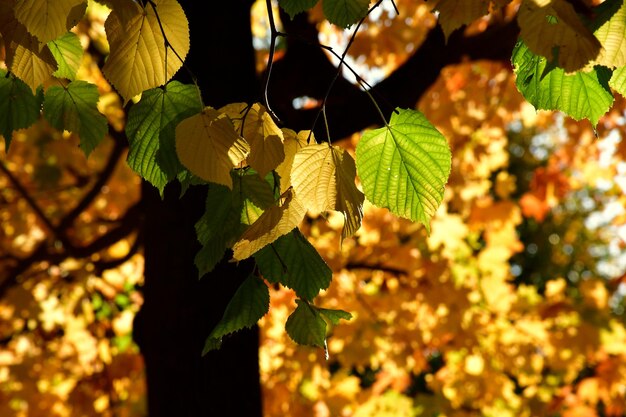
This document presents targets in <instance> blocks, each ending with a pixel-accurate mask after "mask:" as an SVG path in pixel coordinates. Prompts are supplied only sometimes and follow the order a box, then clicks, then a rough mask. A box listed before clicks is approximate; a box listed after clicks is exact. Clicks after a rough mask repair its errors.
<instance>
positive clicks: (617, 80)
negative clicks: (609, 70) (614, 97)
mask: <svg viewBox="0 0 626 417" xmlns="http://www.w3.org/2000/svg"><path fill="white" fill-rule="evenodd" d="M609 85H610V86H611V88H613V89H614V90H615V91H617V92H618V93H620V94H621V95H622V96H623V97H626V66H624V67H621V68H617V69H616V70H615V71H613V75H612V76H611V80H610V81H609Z"/></svg>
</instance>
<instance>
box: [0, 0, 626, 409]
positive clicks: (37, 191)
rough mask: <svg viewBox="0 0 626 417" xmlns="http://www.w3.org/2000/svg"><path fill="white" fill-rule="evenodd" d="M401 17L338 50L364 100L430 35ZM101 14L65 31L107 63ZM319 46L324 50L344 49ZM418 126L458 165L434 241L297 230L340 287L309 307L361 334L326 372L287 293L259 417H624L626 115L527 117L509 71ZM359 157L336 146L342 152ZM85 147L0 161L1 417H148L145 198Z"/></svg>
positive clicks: (69, 139)
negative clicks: (305, 340)
mask: <svg viewBox="0 0 626 417" xmlns="http://www.w3.org/2000/svg"><path fill="white" fill-rule="evenodd" d="M385 4H387V3H386V2H385V3H383V5H385ZM396 4H397V7H398V9H399V10H400V13H401V16H403V18H397V17H394V16H395V13H394V12H393V9H392V8H391V7H381V8H380V9H377V10H378V13H377V15H376V16H372V19H373V21H374V22H376V24H370V25H364V26H363V28H362V29H361V31H360V32H359V34H358V36H357V38H356V41H355V43H354V45H353V48H352V49H351V51H350V52H351V54H350V63H351V65H352V66H353V67H354V68H355V69H357V71H359V72H360V73H362V74H363V76H364V78H366V79H368V80H369V81H370V82H371V83H375V82H376V81H377V80H378V79H380V78H381V77H383V76H384V75H385V74H388V73H389V72H390V71H393V69H395V68H396V67H397V66H398V65H400V64H401V63H402V62H404V60H405V59H407V57H408V56H409V55H410V53H411V52H412V51H413V50H415V49H416V48H417V47H418V46H419V42H421V40H423V38H424V36H425V34H426V33H427V30H428V29H429V28H430V27H432V26H433V25H434V24H435V23H436V22H435V18H434V17H433V15H432V13H431V10H430V9H429V6H427V5H420V6H415V2H412V1H409V0H399V1H396ZM263 7H264V2H257V5H256V6H255V8H254V13H253V22H252V28H253V32H254V34H255V37H256V38H255V45H256V47H257V53H258V58H259V60H258V62H259V63H260V64H259V71H262V70H263V66H262V64H261V63H263V62H266V58H267V50H266V48H267V46H268V43H267V36H268V33H267V25H266V22H265V21H264V19H265V10H264V8H263ZM105 13H106V11H105V10H104V9H103V8H100V7H95V6H94V5H93V4H92V3H90V9H89V12H88V15H87V17H88V18H87V19H85V21H84V22H83V23H81V24H80V25H79V26H78V27H77V29H76V31H77V33H79V35H80V36H81V40H83V42H84V43H85V45H84V46H85V48H86V49H87V50H89V47H90V46H89V45H91V44H93V45H95V47H97V48H101V47H106V45H104V46H102V45H101V44H102V42H104V41H103V39H105V38H104V37H103V35H102V30H103V29H102V22H103V19H104V16H105ZM276 15H278V13H277V14H276ZM310 18H311V19H313V20H315V19H318V20H319V19H320V14H319V13H316V11H315V10H314V11H313V13H311V15H310ZM484 25H485V22H484V21H478V22H476V23H475V24H473V25H471V26H470V27H469V28H468V29H467V30H468V31H480V30H481V27H484ZM319 26H320V32H321V39H320V40H321V42H322V43H325V44H330V45H333V46H335V47H340V46H341V45H345V43H346V42H347V37H346V34H345V33H343V32H340V31H338V30H336V29H335V28H333V27H331V26H330V25H327V24H326V23H323V22H321V21H320V22H319ZM279 58H280V54H279ZM81 71H83V72H84V74H83V76H85V77H88V78H90V79H91V80H92V82H96V83H97V84H98V86H99V88H100V92H101V94H102V100H101V101H100V106H101V108H100V110H101V111H102V112H103V113H105V114H106V115H107V117H108V118H109V121H110V122H111V123H118V124H123V118H124V113H123V110H122V108H121V105H120V103H119V100H118V99H116V96H115V95H114V94H112V93H111V87H110V86H109V85H108V84H107V83H106V80H105V79H104V78H103V77H102V75H101V74H100V73H99V70H98V67H97V65H96V64H95V63H94V62H92V61H91V60H90V58H89V55H86V58H85V62H84V63H83V67H82V69H81ZM310 104H311V103H308V102H307V99H306V97H304V98H302V101H301V103H299V105H302V106H307V105H310ZM416 107H417V108H419V109H420V110H421V111H423V112H424V113H425V114H426V116H427V117H428V118H429V120H431V121H432V123H433V124H435V126H436V127H437V128H438V129H440V130H441V131H442V133H443V134H444V135H445V136H446V138H447V139H448V141H449V143H450V146H451V148H452V154H453V167H452V174H451V177H450V181H449V184H448V186H447V189H446V195H445V199H444V203H443V204H442V206H441V208H440V209H439V211H438V213H437V215H436V216H435V218H434V219H433V221H432V224H431V226H432V231H431V234H430V235H427V234H426V232H425V229H424V227H422V226H419V225H416V224H412V223H410V222H408V221H405V220H401V219H398V218H396V217H394V216H393V215H391V214H390V213H389V212H388V211H387V210H384V209H378V208H375V207H372V206H369V205H367V204H366V208H365V217H364V220H363V227H362V229H361V230H360V231H359V232H358V233H357V234H356V235H355V236H354V237H352V238H348V239H346V240H345V241H344V242H343V244H340V230H341V227H342V219H341V217H340V216H335V215H329V216H328V217H326V218H323V217H316V218H313V217H310V218H307V220H306V221H305V223H304V224H303V225H302V230H303V232H305V234H306V236H307V237H308V238H309V240H310V241H311V242H312V243H313V244H314V245H315V247H316V248H317V249H318V250H319V251H320V253H321V254H322V256H323V257H324V259H325V260H326V261H327V262H328V264H329V265H330V266H331V268H332V269H333V271H334V279H333V283H332V284H331V287H330V288H329V289H328V290H327V291H326V292H325V293H324V294H323V295H322V296H321V297H320V300H319V301H320V303H321V305H322V306H323V307H328V308H341V309H344V310H347V311H350V312H351V313H352V314H353V316H354V318H353V319H352V320H351V321H349V322H342V323H341V324H340V325H338V326H335V327H332V328H330V329H329V337H328V351H329V359H328V360H327V359H326V358H325V355H324V352H323V351H320V350H317V349H313V348H307V347H302V346H297V345H296V344H294V343H293V342H292V341H291V340H290V339H289V338H288V336H287V334H286V333H285V331H284V323H285V320H286V318H287V316H288V314H289V312H290V311H291V310H292V309H293V307H294V305H295V295H294V294H293V293H292V292H291V291H289V290H273V292H272V297H271V300H272V301H271V309H270V313H269V314H268V315H267V316H266V317H265V318H264V319H263V320H262V322H261V339H262V341H261V351H260V361H261V362H260V363H261V373H262V375H261V379H262V384H263V392H264V409H265V414H266V415H267V416H294V417H295V416H315V417H327V416H328V417H330V416H355V417H365V416H377V417H383V416H394V417H395V416H447V417H453V416H454V417H462V416H498V417H500V416H503V417H506V416H511V417H513V416H522V417H523V416H528V417H530V416H563V417H575V416H591V417H593V416H616V417H617V416H623V415H625V413H626V329H625V321H624V318H625V315H626V312H625V301H624V294H625V293H626V276H625V275H624V274H625V272H626V251H625V250H624V245H625V242H626V225H625V223H626V209H625V208H626V193H625V191H626V161H625V156H626V140H624V139H623V138H624V134H625V133H626V131H625V129H626V128H625V125H626V119H625V118H624V111H625V109H626V102H625V101H624V100H623V99H618V101H617V102H616V104H615V106H614V108H613V110H612V111H611V112H610V113H609V114H608V115H607V116H606V117H604V118H603V119H602V120H601V121H600V123H599V125H598V126H597V129H596V130H594V129H592V127H591V125H590V124H589V123H588V122H576V121H573V120H571V119H568V118H565V117H563V116H562V115H560V114H558V113H548V112H536V111H535V110H534V109H533V108H532V107H531V106H530V105H528V104H527V103H525V102H524V100H523V99H522V97H521V96H520V94H519V93H518V92H517V90H516V88H515V85H514V78H513V75H512V72H511V68H510V66H509V65H506V64H503V63H492V62H466V63H462V64H459V65H455V66H450V67H447V68H446V69H445V70H444V71H443V72H442V73H441V75H440V77H439V79H438V81H437V82H436V83H435V85H433V86H432V88H431V89H430V90H429V91H428V92H427V93H426V94H425V95H424V96H423V98H422V100H421V101H420V102H419V103H416ZM357 141H358V136H354V137H350V138H346V139H345V140H344V141H343V142H342V145H343V146H345V147H346V148H347V149H349V150H350V151H353V150H354V146H355V144H356V142H357ZM77 143H78V142H77V139H76V137H74V136H72V135H68V134H66V133H62V132H58V131H55V130H54V129H52V128H51V127H50V126H48V125H47V124H45V122H41V123H39V124H37V125H35V126H33V127H31V128H29V129H27V130H24V131H22V132H20V133H19V134H17V135H16V136H15V137H14V142H13V144H12V147H11V151H10V152H9V155H2V156H1V158H0V160H1V161H2V162H1V166H0V168H1V171H2V172H0V218H1V222H0V276H2V279H3V281H2V283H1V284H0V285H2V287H1V290H2V293H1V295H2V298H1V299H0V415H1V416H7V417H13V416H15V417H18V416H145V415H146V404H145V393H146V387H145V383H144V379H143V372H144V370H143V365H142V359H141V355H140V353H139V351H138V349H137V347H136V345H135V344H134V343H133V340H132V322H133V318H134V316H135V314H136V312H137V311H138V310H139V308H140V306H141V303H142V295H141V285H142V268H143V261H142V256H141V247H140V241H141V236H140V233H139V231H138V230H136V228H133V227H126V228H124V226H128V225H129V224H130V225H131V226H132V225H133V224H134V225H135V226H136V222H135V223H133V217H132V216H133V213H134V210H135V207H136V204H138V201H139V186H140V182H139V179H138V178H137V177H136V176H135V174H133V173H132V172H131V171H130V170H129V169H128V167H127V166H126V164H125V163H124V160H125V154H124V152H125V150H124V146H123V144H121V143H122V142H121V141H119V138H117V139H116V138H109V139H107V140H106V141H105V143H103V144H102V145H101V146H99V147H98V148H97V149H96V150H95V151H94V153H93V154H92V155H91V156H90V157H89V159H88V160H85V158H84V156H82V154H81V153H80V151H79V149H78V147H77ZM2 149H4V147H2ZM99 181H104V186H103V187H101V188H100V187H99V188H98V189H99V190H100V192H98V193H95V195H93V194H94V193H93V192H92V190H93V189H94V187H95V186H96V185H99ZM85 197H90V198H91V199H90V200H89V201H88V202H87V204H86V205H85V207H82V208H83V209H81V210H80V212H79V213H74V212H75V211H76V210H75V209H76V207H77V206H76V205H77V202H82V201H84V199H85ZM79 204H80V203H79ZM68 214H71V215H72V216H73V217H72V218H71V219H69V220H68ZM129 219H130V220H129ZM63 222H65V223H68V224H69V223H71V227H69V228H68V229H67V230H68V233H67V235H64V236H63V238H62V239H61V238H59V239H58V240H55V245H56V244H58V246H59V254H61V253H63V254H65V253H67V252H68V251H67V249H68V244H70V246H69V248H70V249H73V250H74V252H75V254H76V255H77V256H75V257H69V258H67V257H63V258H61V256H59V257H57V258H55V257H54V256H46V259H45V260H43V259H42V254H41V253H40V252H41V250H40V247H41V242H43V241H45V240H47V239H50V238H53V239H54V238H55V236H54V233H53V232H54V231H55V228H56V227H57V226H58V225H59V223H63ZM122 228H124V230H123V233H122V232H120V233H115V232H116V231H118V230H120V229H122ZM51 236H52V237H51ZM111 236H112V237H111ZM110 237H111V238H110ZM109 238H110V239H109ZM85 248H88V249H89V250H86V249H85ZM62 249H63V250H62ZM69 252H72V251H69ZM87 252H89V253H88V254H87ZM47 255H50V254H47ZM16 270H18V271H19V274H17V275H15V276H7V274H8V271H16Z"/></svg>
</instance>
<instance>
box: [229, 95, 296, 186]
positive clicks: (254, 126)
mask: <svg viewBox="0 0 626 417" xmlns="http://www.w3.org/2000/svg"><path fill="white" fill-rule="evenodd" d="M242 104H243V103H238V104H233V105H229V106H227V107H226V108H224V110H225V111H227V112H230V113H227V114H229V116H231V119H232V120H233V124H234V125H235V129H237V130H239V131H241V130H243V137H244V139H245V140H246V142H248V144H249V145H250V154H249V155H248V159H247V161H248V165H250V166H251V167H252V168H254V170H255V171H257V172H258V173H259V175H260V176H261V177H265V176H266V175H267V174H268V173H269V172H270V171H271V170H273V169H274V168H276V167H277V166H278V165H279V164H280V163H281V162H283V160H284V159H285V150H284V146H283V132H282V131H281V130H280V129H279V128H278V126H276V123H274V120H272V117H271V116H270V115H269V113H268V112H267V110H266V109H265V107H263V106H262V105H261V104H259V103H255V104H253V105H252V106H251V107H250V108H249V109H247V108H246V107H247V106H246V107H244V108H241V105H242ZM244 106H245V105H244ZM237 110H239V111H237ZM233 116H234V117H233ZM242 126H243V129H242Z"/></svg>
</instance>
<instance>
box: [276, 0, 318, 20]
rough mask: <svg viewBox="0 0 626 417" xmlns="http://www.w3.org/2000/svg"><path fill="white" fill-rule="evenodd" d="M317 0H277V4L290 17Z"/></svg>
mask: <svg viewBox="0 0 626 417" xmlns="http://www.w3.org/2000/svg"><path fill="white" fill-rule="evenodd" d="M318 1H319V0H279V1H278V4H279V5H280V7H282V8H283V10H284V11H286V12H287V14H288V15H289V17H291V18H292V19H293V18H294V16H295V15H297V14H298V13H302V12H304V11H306V10H309V9H311V8H312V7H313V6H315V5H316V4H317V2H318Z"/></svg>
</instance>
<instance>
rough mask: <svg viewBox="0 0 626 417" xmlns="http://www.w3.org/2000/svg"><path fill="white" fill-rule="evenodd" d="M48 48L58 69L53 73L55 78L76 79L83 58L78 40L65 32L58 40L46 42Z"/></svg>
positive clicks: (72, 34)
mask: <svg viewBox="0 0 626 417" xmlns="http://www.w3.org/2000/svg"><path fill="white" fill-rule="evenodd" d="M48 48H50V52H52V55H53V56H54V59H55V60H56V62H57V65H58V69H57V70H56V71H55V72H54V73H53V75H54V76H55V77H58V78H67V79H68V80H72V81H73V80H75V79H76V72H77V71H78V67H80V62H81V59H82V57H83V47H82V45H81V44H80V39H78V36H77V35H76V34H75V33H73V32H67V33H65V34H63V35H62V36H60V37H59V38H57V39H55V40H52V41H50V42H48Z"/></svg>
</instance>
